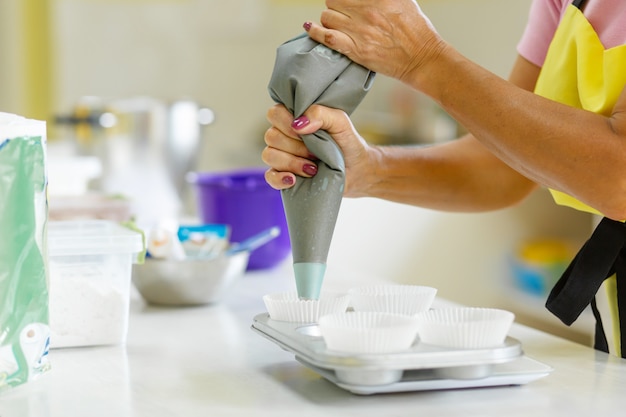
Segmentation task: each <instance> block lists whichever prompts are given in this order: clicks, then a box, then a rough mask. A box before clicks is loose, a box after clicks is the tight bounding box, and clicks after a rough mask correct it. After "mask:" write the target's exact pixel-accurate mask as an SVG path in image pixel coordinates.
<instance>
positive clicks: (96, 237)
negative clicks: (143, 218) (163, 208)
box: [48, 220, 143, 348]
mask: <svg viewBox="0 0 626 417" xmlns="http://www.w3.org/2000/svg"><path fill="white" fill-rule="evenodd" d="M142 250H143V240H142V236H141V234H140V233H138V232H135V231H133V230H130V229H128V228H126V227H123V226H121V225H119V224H117V223H115V222H111V221H107V220H84V221H50V222H49V223H48V271H49V279H50V328H51V337H50V347H52V348H60V347H76V346H96V345H118V344H124V343H125V342H126V335H127V333H128V313H129V302H130V285H131V271H132V264H133V263H134V261H135V260H136V258H137V254H138V253H140V252H142Z"/></svg>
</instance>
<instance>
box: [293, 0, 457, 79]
mask: <svg viewBox="0 0 626 417" xmlns="http://www.w3.org/2000/svg"><path fill="white" fill-rule="evenodd" d="M326 6H327V7H328V9H327V10H324V11H323V12H322V16H321V19H320V21H321V25H318V24H315V23H311V22H306V23H305V24H304V28H305V29H306V30H307V31H308V33H309V36H310V37H311V38H313V39H315V40H316V41H317V42H320V43H323V44H324V45H326V46H328V47H329V48H332V49H334V50H336V51H338V52H340V53H342V54H344V55H346V56H347V57H349V58H350V59H352V60H353V61H355V62H357V63H359V64H361V65H363V66H364V67H366V68H368V69H370V70H372V71H375V72H378V73H381V74H385V75H388V76H390V77H393V78H396V79H398V80H401V81H406V80H409V79H414V78H415V75H416V74H418V73H419V71H420V68H421V67H423V66H424V65H426V64H427V63H428V61H429V60H431V59H434V58H436V57H437V55H438V54H439V53H440V52H441V50H442V49H443V48H444V47H445V43H444V42H443V41H442V39H441V38H440V37H439V35H438V34H437V32H436V30H435V29H434V27H433V25H432V24H431V23H430V21H429V20H428V18H427V17H426V16H425V15H424V14H423V13H422V11H421V9H420V7H419V6H418V4H417V3H416V2H415V1H414V0H327V1H326Z"/></svg>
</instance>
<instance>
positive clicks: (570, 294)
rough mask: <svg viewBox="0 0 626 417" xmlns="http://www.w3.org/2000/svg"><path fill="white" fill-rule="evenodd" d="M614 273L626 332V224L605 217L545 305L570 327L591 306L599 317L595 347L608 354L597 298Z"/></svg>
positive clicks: (624, 340) (620, 318)
mask: <svg viewBox="0 0 626 417" xmlns="http://www.w3.org/2000/svg"><path fill="white" fill-rule="evenodd" d="M613 274H617V294H618V309H619V320H620V329H621V328H622V327H624V328H625V330H626V282H625V281H626V225H625V224H624V223H622V222H618V221H615V220H611V219H608V218H606V217H605V218H603V219H602V220H601V221H600V224H598V226H597V227H596V229H595V230H594V232H593V234H592V235H591V237H590V238H589V240H588V241H587V242H586V243H585V244H584V245H583V247H582V248H581V249H580V251H579V252H578V254H577V255H576V257H575V258H574V260H572V262H571V263H570V265H569V266H568V267H567V269H566V270H565V272H564V273H563V275H562V276H561V278H560V279H559V281H558V282H557V283H556V285H555V286H554V288H553V289H552V291H551V292H550V295H549V296H548V300H547V302H546V308H547V309H548V310H550V311H551V312H552V313H553V314H554V315H555V316H557V317H558V318H559V319H560V320H561V321H562V322H563V323H565V324H566V325H568V326H569V325H571V324H572V323H573V322H574V321H576V319H577V318H578V317H579V316H580V314H581V313H582V312H583V310H584V309H585V308H586V307H587V306H588V305H589V304H591V305H592V310H593V313H594V316H595V317H596V348H597V349H599V350H604V351H608V345H607V343H606V337H605V335H604V331H603V328H602V320H601V319H600V314H599V312H598V310H597V307H596V305H595V300H594V297H595V295H596V293H597V292H598V289H599V288H600V286H601V285H602V283H603V282H604V280H605V279H607V278H608V277H610V276H612V275H613ZM620 333H621V346H623V347H624V350H626V339H625V338H626V335H625V333H626V331H620ZM622 355H626V352H622Z"/></svg>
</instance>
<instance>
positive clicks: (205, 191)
mask: <svg viewBox="0 0 626 417" xmlns="http://www.w3.org/2000/svg"><path fill="white" fill-rule="evenodd" d="M265 170H266V168H245V169H237V170H232V171H222V172H201V173H193V174H191V175H190V176H189V177H188V178H189V182H191V183H192V184H194V185H195V187H196V190H197V195H198V212H199V216H200V219H201V220H202V222H204V223H222V224H228V225H230V227H231V238H230V240H231V241H232V242H241V241H242V240H244V239H246V238H248V237H250V236H252V235H254V234H256V233H259V232H262V231H263V230H265V229H268V228H270V227H272V226H278V227H280V235H279V236H278V237H277V238H275V239H273V240H271V241H269V242H268V243H266V244H265V245H263V246H261V247H259V248H258V249H256V250H254V251H253V252H252V253H251V254H250V260H249V261H248V270H253V269H267V268H271V267H273V266H276V265H278V264H279V263H280V262H281V261H282V260H283V259H285V258H286V257H287V256H288V255H289V254H290V253H291V243H290V241H289V231H288V229H287V220H286V218H285V211H284V209H283V202H282V199H281V196H280V191H278V190H274V189H273V188H272V187H270V186H269V185H268V184H267V182H265V176H264V174H265Z"/></svg>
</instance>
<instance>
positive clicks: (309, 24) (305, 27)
mask: <svg viewBox="0 0 626 417" xmlns="http://www.w3.org/2000/svg"><path fill="white" fill-rule="evenodd" d="M302 27H303V28H304V30H306V31H307V32H308V31H309V30H311V22H304V24H303V25H302Z"/></svg>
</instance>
